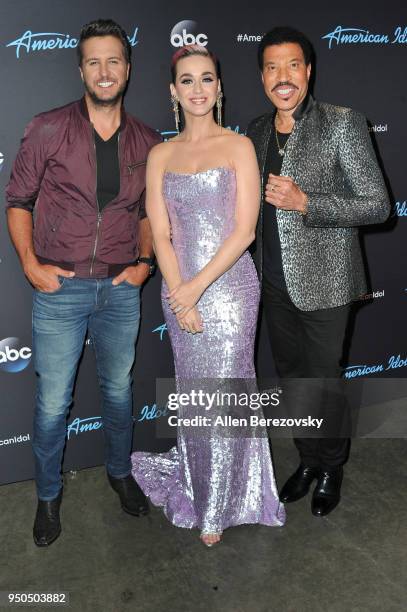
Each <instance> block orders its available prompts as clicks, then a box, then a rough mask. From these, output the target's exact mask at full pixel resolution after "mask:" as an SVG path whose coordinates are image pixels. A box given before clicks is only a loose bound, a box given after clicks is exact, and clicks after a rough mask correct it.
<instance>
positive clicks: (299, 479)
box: [280, 463, 319, 504]
mask: <svg viewBox="0 0 407 612" xmlns="http://www.w3.org/2000/svg"><path fill="white" fill-rule="evenodd" d="M318 476H319V468H317V467H307V466H305V465H303V464H302V463H301V464H300V466H299V467H298V469H297V471H296V472H294V474H293V475H292V476H290V478H289V479H288V480H287V482H286V483H285V485H284V486H283V488H282V489H281V493H280V501H281V502H283V503H284V504H289V503H290V502H295V501H297V500H298V499H301V497H304V496H305V495H306V494H307V493H308V491H309V489H310V486H311V484H312V482H313V480H315V479H316V478H318Z"/></svg>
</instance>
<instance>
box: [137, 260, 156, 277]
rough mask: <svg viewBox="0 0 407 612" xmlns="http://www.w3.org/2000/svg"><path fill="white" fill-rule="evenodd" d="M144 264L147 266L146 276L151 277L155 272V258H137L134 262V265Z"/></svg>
mask: <svg viewBox="0 0 407 612" xmlns="http://www.w3.org/2000/svg"><path fill="white" fill-rule="evenodd" d="M139 264H144V265H146V266H148V274H149V275H150V276H152V274H154V272H155V268H156V264H155V257H138V258H137V260H136V265H139Z"/></svg>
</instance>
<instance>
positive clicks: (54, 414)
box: [33, 277, 140, 501]
mask: <svg viewBox="0 0 407 612" xmlns="http://www.w3.org/2000/svg"><path fill="white" fill-rule="evenodd" d="M59 281H60V283H61V287H60V288H59V289H57V290H56V291H55V292H53V293H43V292H40V291H35V294H34V307H33V352H34V367H35V371H36V374H37V394H36V406H35V415H34V437H33V450H34V457H35V470H36V485H37V493H38V497H39V499H41V500H44V501H50V500H52V499H54V498H55V497H57V495H58V493H59V491H60V489H61V487H62V478H61V463H62V456H63V450H64V446H65V439H66V421H67V415H68V412H69V408H70V405H71V403H72V390H73V385H74V380H75V375H76V371H77V368H78V361H79V358H80V356H81V353H82V350H83V346H84V341H85V337H86V333H87V331H88V330H89V335H90V337H91V338H92V342H93V346H94V350H95V355H96V364H97V372H98V378H99V384H100V389H101V394H102V417H103V427H104V434H105V443H106V467H107V471H108V472H109V474H110V475H111V476H113V477H115V478H123V477H125V476H127V475H128V474H130V472H131V463H130V453H131V444H132V435H133V419H132V391H131V369H132V366H133V362H134V356H135V343H136V339H137V334H138V328H139V321H140V287H136V286H134V285H130V284H129V283H127V282H126V281H124V282H123V283H121V284H120V285H116V286H113V285H112V278H104V279H81V278H63V277H59Z"/></svg>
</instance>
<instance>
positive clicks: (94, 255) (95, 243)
mask: <svg viewBox="0 0 407 612" xmlns="http://www.w3.org/2000/svg"><path fill="white" fill-rule="evenodd" d="M92 129H93V147H94V150H95V167H96V181H95V195H96V205H97V210H98V215H97V223H96V236H95V242H94V245H93V252H92V259H91V263H90V270H89V274H90V276H92V274H93V267H94V265H95V259H96V251H97V248H98V242H99V228H100V224H101V221H102V214H103V212H101V211H100V207H99V200H98V159H97V155H96V140H95V128H92ZM119 151H120V132H119V133H118V135H117V156H118V158H119V176H120V155H119Z"/></svg>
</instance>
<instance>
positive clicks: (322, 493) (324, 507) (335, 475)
mask: <svg viewBox="0 0 407 612" xmlns="http://www.w3.org/2000/svg"><path fill="white" fill-rule="evenodd" d="M342 479H343V467H342V466H340V467H338V468H335V469H334V470H329V471H321V474H320V477H319V478H318V482H317V486H316V487H315V490H314V493H313V496H312V503H311V512H312V514H313V515H314V516H326V515H327V514H329V513H330V512H332V510H333V509H334V508H336V506H337V505H338V504H339V500H340V499H341V484H342Z"/></svg>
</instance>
